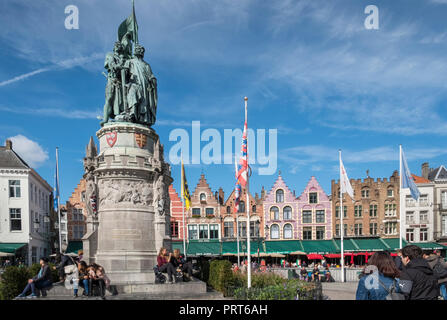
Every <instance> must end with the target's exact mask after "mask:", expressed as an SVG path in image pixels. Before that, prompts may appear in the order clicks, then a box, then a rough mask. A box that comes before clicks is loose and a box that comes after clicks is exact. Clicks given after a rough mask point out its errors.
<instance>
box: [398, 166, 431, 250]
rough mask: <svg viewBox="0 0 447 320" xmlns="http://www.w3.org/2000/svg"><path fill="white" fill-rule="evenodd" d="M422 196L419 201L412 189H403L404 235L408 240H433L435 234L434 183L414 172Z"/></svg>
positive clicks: (414, 178)
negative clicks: (412, 193) (414, 196)
mask: <svg viewBox="0 0 447 320" xmlns="http://www.w3.org/2000/svg"><path fill="white" fill-rule="evenodd" d="M412 177H413V180H414V182H415V183H416V185H417V187H418V189H419V192H420V196H419V199H418V201H416V200H414V199H413V197H412V196H411V193H410V189H408V188H405V189H402V199H403V200H404V201H402V204H401V205H402V212H404V214H405V216H404V231H403V233H404V236H405V239H406V240H407V241H408V242H427V241H433V234H434V228H433V226H434V215H433V201H434V193H433V191H434V183H432V182H431V181H430V180H428V179H425V178H423V177H419V176H416V175H414V174H412Z"/></svg>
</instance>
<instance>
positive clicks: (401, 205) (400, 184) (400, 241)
mask: <svg viewBox="0 0 447 320" xmlns="http://www.w3.org/2000/svg"><path fill="white" fill-rule="evenodd" d="M399 202H400V204H399V249H402V208H403V202H402V145H401V144H400V145H399Z"/></svg>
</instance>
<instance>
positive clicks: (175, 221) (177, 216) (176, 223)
mask: <svg viewBox="0 0 447 320" xmlns="http://www.w3.org/2000/svg"><path fill="white" fill-rule="evenodd" d="M169 199H170V201H171V206H170V207H171V237H172V239H173V240H183V238H184V234H185V232H183V230H184V229H183V209H182V200H181V199H180V197H179V195H178V193H177V191H176V190H175V188H174V187H173V186H172V184H171V185H170V186H169ZM186 221H187V212H185V224H186Z"/></svg>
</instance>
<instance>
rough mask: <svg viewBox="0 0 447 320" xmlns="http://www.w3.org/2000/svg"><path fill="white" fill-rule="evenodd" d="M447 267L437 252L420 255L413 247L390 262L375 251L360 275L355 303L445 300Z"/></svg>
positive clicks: (407, 247) (399, 253)
mask: <svg viewBox="0 0 447 320" xmlns="http://www.w3.org/2000/svg"><path fill="white" fill-rule="evenodd" d="M446 284H447V264H446V263H445V262H444V259H443V258H442V257H441V253H440V251H438V250H435V251H433V252H430V253H428V252H425V253H424V252H423V251H422V249H421V248H420V247H418V246H416V245H408V246H406V247H404V248H402V250H399V252H398V255H397V256H396V257H395V258H394V259H393V257H391V256H390V254H389V253H388V252H376V253H374V254H373V255H372V256H371V258H370V259H369V262H368V265H367V266H366V267H365V269H364V271H363V273H362V274H361V275H360V280H359V283H358V287H357V292H356V299H357V300H438V299H439V298H442V299H444V300H446V299H447V295H446Z"/></svg>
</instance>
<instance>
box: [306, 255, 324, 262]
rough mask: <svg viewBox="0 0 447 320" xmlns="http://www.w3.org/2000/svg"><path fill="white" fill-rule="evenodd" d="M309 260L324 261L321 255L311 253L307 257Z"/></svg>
mask: <svg viewBox="0 0 447 320" xmlns="http://www.w3.org/2000/svg"><path fill="white" fill-rule="evenodd" d="M307 259H309V260H316V259H318V260H321V259H323V256H322V255H321V254H315V253H311V254H308V255H307Z"/></svg>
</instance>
